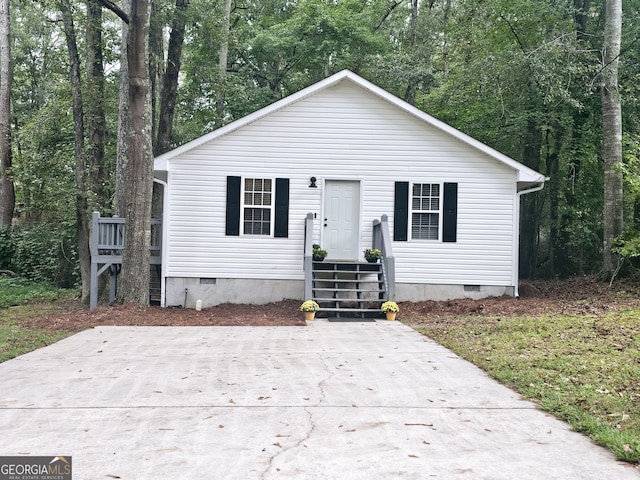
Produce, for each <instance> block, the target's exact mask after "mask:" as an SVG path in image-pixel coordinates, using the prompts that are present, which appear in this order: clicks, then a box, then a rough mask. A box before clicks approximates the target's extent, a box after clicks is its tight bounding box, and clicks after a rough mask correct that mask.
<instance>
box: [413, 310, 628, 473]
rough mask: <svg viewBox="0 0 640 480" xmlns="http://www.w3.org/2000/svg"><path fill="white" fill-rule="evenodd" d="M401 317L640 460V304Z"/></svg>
mask: <svg viewBox="0 0 640 480" xmlns="http://www.w3.org/2000/svg"><path fill="white" fill-rule="evenodd" d="M403 320H404V321H405V322H406V323H408V324H410V325H411V326H413V327H414V328H416V330H418V331H419V332H421V333H423V334H425V335H427V336H429V337H430V338H432V339H434V340H436V341H437V342H439V343H441V344H442V345H444V346H446V347H448V348H450V349H451V350H453V351H454V352H456V353H457V354H458V355H460V356H461V357H463V358H465V359H467V360H469V361H471V362H472V363H474V364H476V365H478V366H479V367H481V368H482V369H484V370H485V371H486V372H487V373H489V375H491V376H493V377H494V378H496V379H497V380H499V381H500V382H502V383H504V384H505V385H508V386H509V387H511V388H513V389H514V390H515V391H517V392H519V393H520V394H522V395H523V396H524V397H525V398H528V399H531V400H533V401H534V402H536V403H537V404H538V405H539V406H540V408H542V409H544V410H546V411H548V412H551V413H553V414H555V415H556V416H558V417H559V418H561V419H563V420H566V421H567V422H568V423H569V424H570V425H571V426H572V427H573V428H574V429H575V430H577V431H579V432H583V433H585V434H587V435H588V436H589V437H590V438H592V439H593V440H594V441H595V442H596V443H599V444H601V445H603V446H605V447H607V448H609V449H610V450H611V451H612V452H613V453H614V454H615V455H616V457H617V458H618V459H620V460H626V461H630V462H639V461H640V310H637V309H627V310H624V311H619V312H614V313H610V314H608V315H607V316H604V317H593V316H588V315H584V316H539V317H514V318H504V317H501V318H490V317H466V318H455V319H448V320H446V319H440V320H437V321H434V320H429V319H426V318H423V319H421V318H412V319H403Z"/></svg>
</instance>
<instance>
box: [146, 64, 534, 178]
mask: <svg viewBox="0 0 640 480" xmlns="http://www.w3.org/2000/svg"><path fill="white" fill-rule="evenodd" d="M342 81H350V82H352V83H354V84H355V85H357V86H359V87H360V88H363V89H365V90H367V91H369V92H371V93H373V94H374V95H376V96H378V97H380V98H381V99H383V100H386V101H387V102H389V103H391V104H393V105H395V106H396V107H398V108H400V109H402V110H404V111H405V112H407V113H409V114H411V115H413V116H415V117H417V118H418V119H420V120H422V121H423V122H425V123H427V124H429V125H431V126H432V127H435V128H437V129H438V130H440V131H442V132H443V133H446V134H447V135H450V136H452V137H454V138H456V139H457V140H459V141H461V142H463V143H466V144H467V145H469V146H471V147H473V148H475V149H476V150H479V151H480V152H482V153H484V154H486V155H488V156H489V157H492V158H494V159H495V160H496V161H498V162H500V163H502V164H504V165H507V166H509V167H511V168H512V169H514V170H516V172H517V173H518V183H519V184H521V186H522V187H523V188H528V187H538V188H540V187H541V186H542V185H544V181H545V177H544V175H542V174H540V173H538V172H536V171H535V170H533V169H531V168H529V167H527V166H525V165H523V164H521V163H520V162H517V161H516V160H514V159H512V158H510V157H508V156H506V155H504V154H502V153H500V152H498V151H497V150H495V149H493V148H491V147H489V146H488V145H485V144H484V143H482V142H480V141H478V140H476V139H475V138H472V137H470V136H469V135H467V134H465V133H462V132H461V131H460V130H457V129H455V128H453V127H452V126H450V125H447V124H446V123H444V122H442V121H440V120H438V119H437V118H435V117H432V116H431V115H429V114H427V113H425V112H423V111H422V110H420V109H418V108H416V107H414V106H413V105H410V104H409V103H407V102H405V101H404V100H401V99H400V98H398V97H396V96H395V95H393V94H391V93H389V92H387V91H386V90H384V89H382V88H380V87H378V86H376V85H374V84H373V83H371V82H369V81H367V80H365V79H364V78H362V77H360V76H359V75H356V74H355V73H353V72H351V71H350V70H342V71H341V72H338V73H336V74H334V75H332V76H330V77H327V78H325V79H324V80H321V81H320V82H317V83H315V84H313V85H311V86H309V87H307V88H304V89H302V90H300V91H298V92H296V93H293V94H291V95H289V96H287V97H285V98H283V99H281V100H278V101H277V102H275V103H272V104H271V105H268V106H266V107H264V108H261V109H260V110H257V111H256V112H253V113H251V114H249V115H247V116H245V117H242V118H240V119H238V120H236V121H234V122H232V123H229V124H227V125H225V126H223V127H220V128H218V129H216V130H214V131H212V132H210V133H208V134H206V135H203V136H201V137H199V138H196V139H194V140H192V141H190V142H188V143H185V144H184V145H181V146H180V147H177V148H175V149H173V150H171V151H169V152H166V153H164V154H162V155H160V156H158V157H156V159H155V161H154V170H156V171H168V169H169V160H171V159H173V158H174V157H177V156H179V155H181V154H183V153H185V152H188V151H190V150H193V149H194V148H197V147H199V146H200V145H202V144H204V143H207V142H210V141H212V140H214V139H216V138H219V137H222V136H223V135H227V134H228V133H231V132H233V131H235V130H237V129H239V128H242V127H244V126H245V125H248V124H250V123H252V122H255V121H256V120H259V119H261V118H264V117H266V116H268V115H270V114H272V113H274V112H276V111H278V110H281V109H283V108H285V107H287V106H289V105H292V104H293V103H295V102H298V101H300V100H302V99H304V98H307V97H309V96H312V95H315V94H316V93H318V92H320V91H322V90H324V89H326V88H329V87H331V86H334V85H337V84H338V83H340V82H342Z"/></svg>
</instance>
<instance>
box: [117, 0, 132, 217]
mask: <svg viewBox="0 0 640 480" xmlns="http://www.w3.org/2000/svg"><path fill="white" fill-rule="evenodd" d="M122 10H124V12H125V13H126V14H127V15H129V12H130V11H131V0H123V2H122ZM128 36H129V25H128V24H127V23H126V22H122V44H121V48H120V90H119V95H118V140H117V143H118V145H117V153H116V195H115V208H114V211H115V214H116V215H119V216H121V217H124V216H125V206H126V204H127V169H128V168H129V167H128V165H129V153H128V148H127V133H128V132H129V64H128V60H127V58H128V54H127V52H128V50H127V38H128Z"/></svg>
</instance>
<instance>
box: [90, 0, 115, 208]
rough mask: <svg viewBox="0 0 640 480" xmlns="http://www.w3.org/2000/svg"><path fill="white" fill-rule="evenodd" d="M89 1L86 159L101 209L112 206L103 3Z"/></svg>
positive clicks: (92, 188) (92, 185) (92, 186)
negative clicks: (108, 156)
mask: <svg viewBox="0 0 640 480" xmlns="http://www.w3.org/2000/svg"><path fill="white" fill-rule="evenodd" d="M86 4H87V92H86V93H87V97H88V98H87V115H88V117H89V118H88V123H87V127H88V131H87V135H88V137H87V138H88V145H87V147H88V148H87V160H88V164H89V172H90V183H91V187H90V190H91V191H92V192H93V193H94V194H95V196H96V202H97V204H98V206H99V208H100V209H101V210H103V211H104V210H106V209H108V208H110V207H111V198H110V197H111V195H110V194H109V184H108V172H107V170H106V168H105V164H104V163H105V154H104V151H105V139H106V135H107V125H106V123H107V122H106V119H105V114H104V84H105V79H104V63H103V56H102V7H101V6H100V5H98V4H97V3H96V2H95V1H93V0H88V1H87V2H86Z"/></svg>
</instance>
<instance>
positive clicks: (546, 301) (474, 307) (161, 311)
mask: <svg viewBox="0 0 640 480" xmlns="http://www.w3.org/2000/svg"><path fill="white" fill-rule="evenodd" d="M638 292H640V282H639V281H631V280H626V281H621V282H616V283H614V285H613V286H611V287H609V284H608V283H603V282H598V281H596V280H595V279H593V278H575V279H572V280H565V281H544V282H543V281H539V282H525V283H522V284H521V293H522V296H521V297H520V298H512V297H490V298H484V299H482V300H470V299H458V300H448V301H441V302H435V301H425V302H402V303H401V304H400V310H401V311H400V314H399V319H408V318H411V319H416V317H422V318H423V321H424V320H427V321H437V322H441V321H448V319H452V318H455V317H461V316H469V315H476V316H488V317H500V316H505V317H506V316H510V317H511V316H517V315H544V314H553V315H571V314H575V315H585V314H588V315H594V316H600V315H606V314H607V313H609V312H612V311H615V310H619V309H621V308H632V307H638V308H640V296H639V295H638ZM299 306H300V301H299V300H285V301H282V302H276V303H269V304H267V305H238V304H223V305H219V306H216V307H210V308H205V309H203V310H201V311H199V312H198V311H195V310H192V309H183V308H160V307H149V308H146V309H140V308H138V307H134V306H131V305H125V306H102V307H98V308H96V309H95V310H92V311H89V310H88V309H87V308H86V307H82V306H81V305H80V304H78V303H77V302H69V303H68V305H65V308H64V311H63V312H60V313H57V314H55V315H50V316H46V317H40V318H35V319H30V320H27V321H24V322H23V323H22V325H23V326H26V327H38V328H49V329H55V330H82V329H84V328H91V327H96V326H101V325H126V326H134V325H135V326H140V325H162V326H167V325H172V326H188V325H193V326H198V325H256V326H268V325H297V326H303V325H305V324H306V323H305V321H304V320H303V315H302V312H300V311H299V310H298V307H299Z"/></svg>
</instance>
